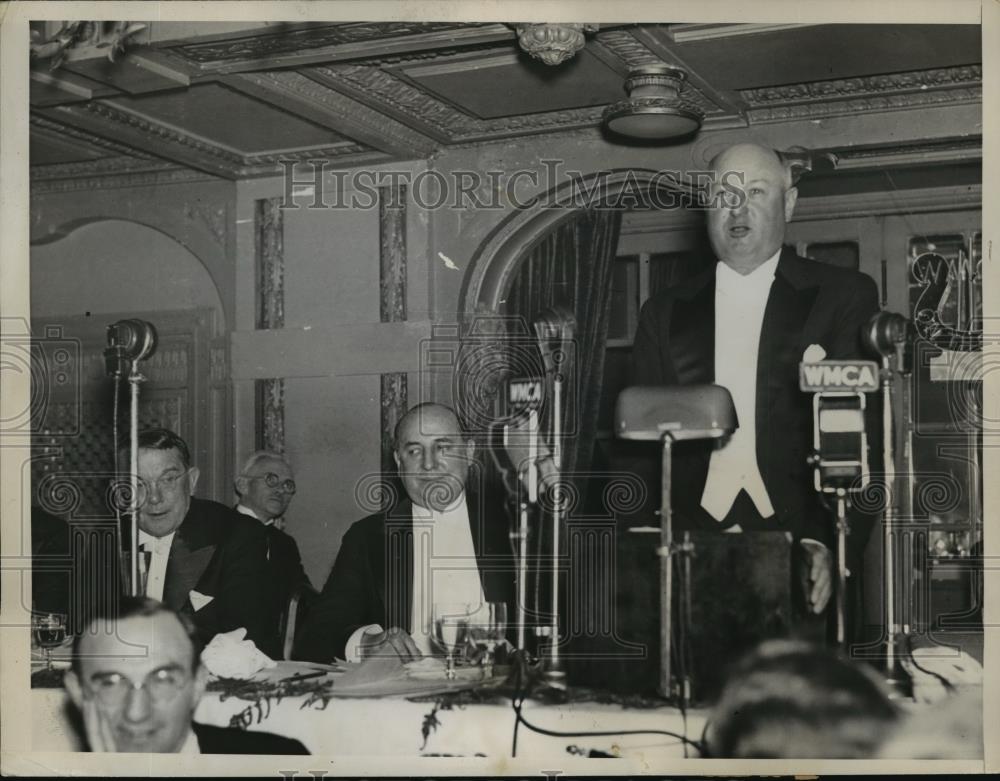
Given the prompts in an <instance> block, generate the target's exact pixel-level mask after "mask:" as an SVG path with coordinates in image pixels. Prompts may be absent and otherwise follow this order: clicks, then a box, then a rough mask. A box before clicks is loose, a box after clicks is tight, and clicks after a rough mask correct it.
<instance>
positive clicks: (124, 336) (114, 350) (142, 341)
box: [104, 319, 157, 379]
mask: <svg viewBox="0 0 1000 781" xmlns="http://www.w3.org/2000/svg"><path fill="white" fill-rule="evenodd" d="M107 343H108V346H107V347H106V348H105V349H104V362H105V369H106V371H107V374H108V376H109V377H114V378H116V379H119V378H121V377H123V376H125V375H127V374H128V373H129V372H130V371H131V369H132V365H133V364H134V363H136V362H138V361H142V360H145V359H146V358H149V357H150V356H152V354H153V353H154V352H156V344H157V337H156V328H155V327H154V326H153V324H152V323H148V322H146V321H145V320H136V319H130V320H119V321H118V322H117V323H112V324H111V325H109V326H108V329H107Z"/></svg>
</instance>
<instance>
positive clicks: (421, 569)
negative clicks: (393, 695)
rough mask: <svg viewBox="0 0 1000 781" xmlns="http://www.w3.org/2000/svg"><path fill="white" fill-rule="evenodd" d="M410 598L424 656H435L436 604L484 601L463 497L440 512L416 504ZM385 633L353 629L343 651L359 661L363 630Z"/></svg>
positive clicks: (414, 633)
mask: <svg viewBox="0 0 1000 781" xmlns="http://www.w3.org/2000/svg"><path fill="white" fill-rule="evenodd" d="M411 595H412V602H411V607H410V636H411V637H412V638H413V642H414V643H415V645H416V646H417V648H419V649H420V653H422V654H424V655H425V656H428V655H431V654H434V653H435V648H434V646H433V645H432V644H431V637H432V636H433V632H434V626H433V621H434V618H433V611H434V604H435V603H444V602H447V603H449V604H468V605H469V606H470V608H469V609H470V611H475V610H478V608H479V607H480V606H481V605H482V604H483V602H484V601H485V598H484V595H483V586H482V581H481V580H480V578H479V562H478V561H477V560H476V549H475V546H474V545H473V542H472V529H471V528H470V527H469V508H468V506H467V505H466V502H465V494H464V493H463V494H462V496H460V497H459V498H458V499H456V500H455V502H454V503H453V504H452V505H451V506H449V507H447V508H445V510H444V511H442V512H438V511H436V510H430V509H427V508H426V507H420V506H419V505H416V504H415V505H413V582H412V588H411ZM382 630H383V627H382V626H381V625H380V624H368V625H367V626H363V627H361V628H360V629H358V630H357V631H355V632H354V634H352V635H351V637H350V638H349V639H348V641H347V646H346V648H345V650H344V654H345V656H346V657H347V661H351V662H356V661H359V660H360V655H359V653H358V651H359V648H360V644H361V637H362V635H363V634H364V633H365V632H381V631H382Z"/></svg>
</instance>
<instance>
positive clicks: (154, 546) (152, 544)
mask: <svg viewBox="0 0 1000 781" xmlns="http://www.w3.org/2000/svg"><path fill="white" fill-rule="evenodd" d="M142 548H143V550H145V551H146V552H147V553H155V554H157V555H162V554H164V553H170V543H169V542H168V541H167V540H165V539H164V538H162V537H156V538H153V539H152V540H146V541H145V542H144V543H143V544H142Z"/></svg>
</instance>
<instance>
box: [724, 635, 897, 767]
mask: <svg viewBox="0 0 1000 781" xmlns="http://www.w3.org/2000/svg"><path fill="white" fill-rule="evenodd" d="M897 718H898V713H897V710H896V708H895V706H894V705H893V704H892V703H891V702H890V701H889V699H888V697H887V695H886V693H885V692H884V690H883V689H882V687H881V684H880V682H879V681H878V680H877V678H875V676H874V675H873V674H871V673H870V672H869V671H868V670H866V669H864V668H862V667H861V666H859V665H855V664H852V663H850V662H848V661H846V660H844V659H842V658H840V657H839V656H837V655H836V654H834V653H832V652H831V651H829V650H826V649H824V648H820V647H817V646H812V645H809V644H807V643H800V642H794V641H785V640H775V641H769V642H767V643H764V644H762V645H761V646H760V647H759V648H758V649H756V650H755V651H754V652H753V653H751V654H750V655H749V656H748V657H746V658H745V659H744V660H743V661H741V662H740V663H739V664H738V665H737V666H736V667H735V669H734V670H733V672H732V674H731V675H730V676H729V679H728V681H727V683H726V685H725V686H724V688H723V690H722V694H721V695H720V697H719V700H718V702H717V703H716V706H715V708H714V710H713V713H712V716H711V718H710V725H709V729H708V732H707V735H706V740H707V744H708V750H709V753H710V755H711V756H713V757H732V758H797V757H814V758H830V759H853V758H862V757H870V756H872V755H874V754H875V752H876V751H877V750H878V747H879V745H880V743H881V741H882V740H883V739H884V738H885V737H886V735H887V734H888V732H889V730H890V729H891V727H892V725H894V724H895V722H896V720H897Z"/></svg>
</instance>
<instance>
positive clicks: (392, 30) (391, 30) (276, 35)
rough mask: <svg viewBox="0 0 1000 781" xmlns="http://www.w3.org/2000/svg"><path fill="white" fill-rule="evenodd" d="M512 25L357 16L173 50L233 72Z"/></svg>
mask: <svg viewBox="0 0 1000 781" xmlns="http://www.w3.org/2000/svg"><path fill="white" fill-rule="evenodd" d="M513 38H514V33H513V31H512V30H510V29H509V28H508V27H506V26H504V25H502V24H499V23H496V24H469V23H458V22H353V23H346V24H345V23H341V24H331V25H327V26H323V27H310V28H305V29H299V30H292V31H287V30H284V31H274V30H264V31H261V32H260V33H258V34H256V35H252V36H242V37H238V38H229V39H226V40H221V41H219V40H216V41H208V42H201V43H189V44H181V45H179V46H174V47H172V48H171V49H170V52H171V53H172V54H173V55H175V56H177V57H178V58H181V59H183V60H185V61H187V62H188V63H190V64H192V65H194V66H196V67H197V68H199V69H200V70H202V71H204V70H213V71H216V72H232V71H233V70H234V69H241V68H248V67H252V68H254V69H255V70H260V69H272V68H276V67H280V66H285V67H288V66H290V65H291V66H301V65H308V64H311V63H315V62H320V61H336V60H342V59H352V58H355V59H356V58H358V57H365V58H370V57H372V55H373V50H379V49H381V50H382V52H383V53H385V54H391V53H393V52H396V53H408V52H413V51H414V50H420V49H425V48H427V49H434V48H439V47H441V46H442V45H446V46H447V45H452V46H453V45H455V43H456V42H460V41H461V40H462V39H467V40H469V42H470V43H471V42H474V41H483V40H484V39H486V40H491V41H496V40H513Z"/></svg>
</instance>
